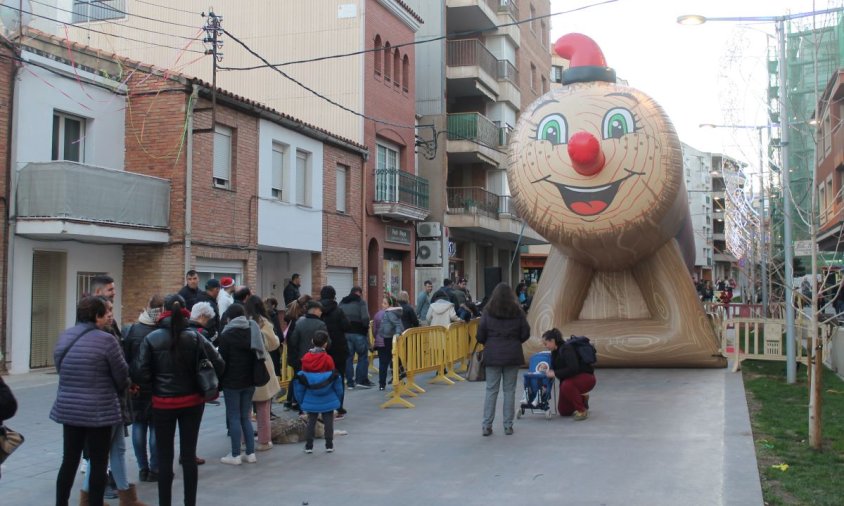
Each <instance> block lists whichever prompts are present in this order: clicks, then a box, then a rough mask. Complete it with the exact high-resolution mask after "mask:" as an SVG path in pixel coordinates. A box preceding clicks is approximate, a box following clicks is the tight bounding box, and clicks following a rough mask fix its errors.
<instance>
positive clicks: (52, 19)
mask: <svg viewBox="0 0 844 506" xmlns="http://www.w3.org/2000/svg"><path fill="white" fill-rule="evenodd" d="M3 7H4V8H6V9H11V10H13V11H17V12H19V13H22V14H29V15H31V16H35V17H36V18H41V19H46V20H47V21H53V22H55V23H58V24H61V25H64V26H70V27H73V28H78V29H79V30H85V31H88V32H92V33H98V34H100V35H105V36H107V37H116V38H118V39H123V40H129V41H132V42H140V43H141V44H148V45H150V46H157V47H163V48H167V49H179V50H181V48H178V47H173V46H168V45H166V44H158V43H156V42H149V41H145V40H140V39H133V38H131V37H126V36H120V35H114V34H112V33H107V32H103V31H100V30H95V29H93V28H89V27H87V26H81V25H75V24H73V23H67V22H65V21H61V20H59V19H56V18H51V17H49V16H44V15H42V14H36V13H34V12H30V11H27V10H24V9H20V8H18V7H13V6H11V5H4V6H3ZM188 51H189V52H191V53H201V54H205V51H204V50H203V51H196V50H191V49H189V50H188Z"/></svg>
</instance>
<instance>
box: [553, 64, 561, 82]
mask: <svg viewBox="0 0 844 506" xmlns="http://www.w3.org/2000/svg"><path fill="white" fill-rule="evenodd" d="M551 82H552V83H562V82H563V66H562V65H551Z"/></svg>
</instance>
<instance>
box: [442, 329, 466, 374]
mask: <svg viewBox="0 0 844 506" xmlns="http://www.w3.org/2000/svg"><path fill="white" fill-rule="evenodd" d="M468 345H469V326H468V324H466V323H464V322H455V323H452V324H451V325H449V326H448V329H446V338H445V362H446V369H447V372H446V373H445V375H446V377H447V378H450V379H452V380H455V381H466V378H464V377H462V376H460V375H459V374H457V363H458V362H460V361H461V360H462V361H463V363H464V364H465V363H466V360H465V358H466V357H467V355H468V352H467V351H466V346H468Z"/></svg>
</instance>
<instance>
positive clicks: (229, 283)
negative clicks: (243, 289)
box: [220, 276, 234, 288]
mask: <svg viewBox="0 0 844 506" xmlns="http://www.w3.org/2000/svg"><path fill="white" fill-rule="evenodd" d="M220 286H222V287H223V288H231V287H233V286H234V280H233V279H232V278H230V277H228V276H227V277H224V278H221V279H220Z"/></svg>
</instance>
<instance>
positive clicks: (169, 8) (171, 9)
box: [135, 0, 200, 15]
mask: <svg viewBox="0 0 844 506" xmlns="http://www.w3.org/2000/svg"><path fill="white" fill-rule="evenodd" d="M135 1H136V2H138V3H139V4H146V5H152V6H153V7H158V8H159V9H167V10H168V11H175V12H184V13H185V14H193V15H196V14H200V12H196V11H188V10H185V9H179V8H177V7H170V6H169V5H161V4H154V3H152V2H145V1H144V0H135Z"/></svg>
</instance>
